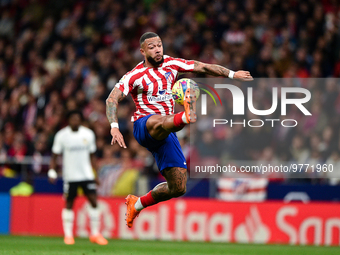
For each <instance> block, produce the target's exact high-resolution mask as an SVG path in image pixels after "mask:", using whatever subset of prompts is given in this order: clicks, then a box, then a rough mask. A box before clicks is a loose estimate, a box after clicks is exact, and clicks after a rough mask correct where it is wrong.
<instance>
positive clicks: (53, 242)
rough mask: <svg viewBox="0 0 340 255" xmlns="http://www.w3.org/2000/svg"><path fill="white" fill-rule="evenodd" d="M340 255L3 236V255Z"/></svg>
mask: <svg viewBox="0 0 340 255" xmlns="http://www.w3.org/2000/svg"><path fill="white" fill-rule="evenodd" d="M95 254H96V255H132V254H138V255H143V254H145V255H146V254H147V255H153V254H155V255H156V254H157V255H168V254H169V255H170V254H171V255H175V254H184V255H187V254H195V255H196V254H202V255H203V254H204V255H205V254H227V255H272V254H273V255H319V254H320V255H325V254H327V255H333V254H334V255H336V254H337V255H339V254H340V247H316V246H289V245H256V244H223V243H200V242H164V241H134V240H117V239H115V240H109V244H108V245H106V246H99V245H96V244H92V243H90V241H89V240H88V239H80V238H77V239H76V243H75V245H69V246H68V245H64V243H63V239H62V238H61V237H27V236H1V235H0V255H95Z"/></svg>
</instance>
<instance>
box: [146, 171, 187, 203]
mask: <svg viewBox="0 0 340 255" xmlns="http://www.w3.org/2000/svg"><path fill="white" fill-rule="evenodd" d="M163 175H164V177H165V179H166V182H162V183H160V184H158V185H157V186H156V187H154V189H153V190H152V191H151V195H152V197H153V199H154V200H155V201H157V202H161V201H166V200H169V199H171V198H174V197H180V196H182V195H184V194H185V192H186V184H187V169H185V168H181V167H170V168H166V169H164V170H163Z"/></svg>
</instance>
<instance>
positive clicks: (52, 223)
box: [11, 195, 340, 245]
mask: <svg viewBox="0 0 340 255" xmlns="http://www.w3.org/2000/svg"><path fill="white" fill-rule="evenodd" d="M124 202H125V201H124V199H122V198H111V199H101V200H100V202H99V207H100V210H101V212H102V219H103V220H102V222H103V226H102V233H103V235H105V236H106V237H110V238H123V239H134V238H136V239H160V240H180V241H182V240H188V241H212V242H245V243H285V244H301V245H305V244H310V245H340V234H339V233H340V215H339V206H338V205H337V204H330V203H309V204H302V203H282V202H263V203H235V202H222V201H217V200H203V199H177V200H170V201H168V202H166V203H160V204H158V205H156V206H153V207H150V208H147V209H146V210H144V211H143V213H142V214H140V216H139V217H138V218H137V219H136V221H135V223H134V226H133V228H132V229H129V228H128V227H127V226H126V225H125V221H124V218H125V207H126V206H125V204H124ZM87 205H88V204H87V202H86V201H85V199H83V198H82V199H79V200H78V201H77V202H76V205H75V215H76V218H75V233H76V235H78V236H88V234H89V220H88V215H87V210H86V207H87ZM62 206H63V200H62V199H61V198H60V197H59V196H51V195H33V196H31V197H13V201H12V208H11V210H12V218H11V233H12V234H34V235H62V227H61V225H62V223H61V217H60V211H61V208H62ZM23 211H24V212H26V213H25V214H23ZM27 215H30V218H29V219H28V218H27V217H28V216H27Z"/></svg>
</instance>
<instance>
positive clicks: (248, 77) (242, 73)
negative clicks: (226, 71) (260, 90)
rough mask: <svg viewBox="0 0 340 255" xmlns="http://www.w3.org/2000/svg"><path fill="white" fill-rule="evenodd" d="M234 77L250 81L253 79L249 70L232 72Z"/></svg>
mask: <svg viewBox="0 0 340 255" xmlns="http://www.w3.org/2000/svg"><path fill="white" fill-rule="evenodd" d="M234 79H237V80H241V81H252V80H254V78H253V76H251V74H250V72H248V71H242V70H241V71H237V72H235V74H234Z"/></svg>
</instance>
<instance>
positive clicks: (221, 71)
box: [193, 61, 253, 81]
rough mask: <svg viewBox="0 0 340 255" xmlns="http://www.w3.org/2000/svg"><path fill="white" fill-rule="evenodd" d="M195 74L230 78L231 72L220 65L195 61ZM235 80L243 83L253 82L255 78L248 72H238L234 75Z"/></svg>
mask: <svg viewBox="0 0 340 255" xmlns="http://www.w3.org/2000/svg"><path fill="white" fill-rule="evenodd" d="M193 72H195V73H202V74H209V75H213V76H224V77H228V76H229V72H230V70H229V69H228V68H225V67H223V66H220V65H213V64H206V63H202V62H199V61H194V71H193ZM234 79H239V80H242V81H251V80H253V77H252V76H251V75H250V73H249V72H248V71H237V72H235V74H234Z"/></svg>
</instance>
